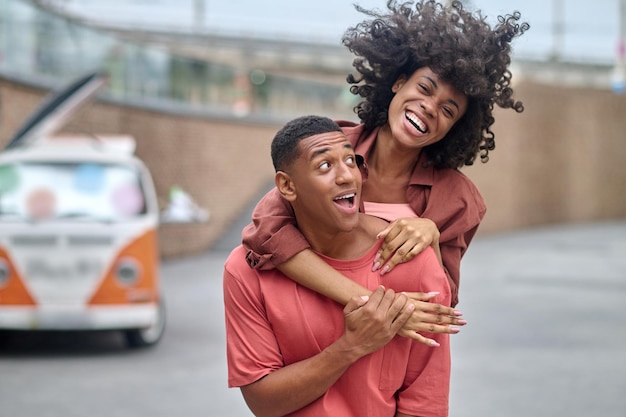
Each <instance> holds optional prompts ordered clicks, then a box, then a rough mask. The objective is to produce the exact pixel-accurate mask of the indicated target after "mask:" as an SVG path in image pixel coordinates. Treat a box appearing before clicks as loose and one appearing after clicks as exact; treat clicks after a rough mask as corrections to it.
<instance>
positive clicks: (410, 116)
mask: <svg viewBox="0 0 626 417" xmlns="http://www.w3.org/2000/svg"><path fill="white" fill-rule="evenodd" d="M405 117H406V118H407V119H409V121H410V122H411V123H413V125H415V127H416V128H417V130H419V131H420V132H422V133H426V125H425V124H424V123H423V122H422V121H421V120H420V119H419V117H417V116H416V115H414V114H413V113H405Z"/></svg>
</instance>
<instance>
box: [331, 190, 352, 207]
mask: <svg viewBox="0 0 626 417" xmlns="http://www.w3.org/2000/svg"><path fill="white" fill-rule="evenodd" d="M355 197H356V194H355V193H351V194H346V195H343V196H341V197H337V198H335V199H334V200H333V201H334V202H335V204H337V205H339V206H342V207H346V208H352V207H354V199H355Z"/></svg>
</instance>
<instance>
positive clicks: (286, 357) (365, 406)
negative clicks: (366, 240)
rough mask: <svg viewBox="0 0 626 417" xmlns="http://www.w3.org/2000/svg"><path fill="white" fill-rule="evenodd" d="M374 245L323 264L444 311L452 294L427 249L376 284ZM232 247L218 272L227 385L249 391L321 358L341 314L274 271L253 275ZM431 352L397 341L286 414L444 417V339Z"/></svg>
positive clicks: (446, 387) (333, 305)
mask: <svg viewBox="0 0 626 417" xmlns="http://www.w3.org/2000/svg"><path fill="white" fill-rule="evenodd" d="M379 247H380V243H377V244H376V245H374V246H373V247H372V248H371V249H370V250H369V251H368V253H366V254H365V255H364V256H362V257H360V258H359V259H355V260H335V259H330V258H327V257H324V256H321V257H322V259H323V260H324V261H326V262H328V263H329V264H330V265H331V266H332V267H334V268H335V269H337V270H339V271H340V272H342V273H343V274H344V275H346V276H348V277H349V278H351V279H353V280H355V281H356V282H358V283H359V284H361V285H362V286H364V287H366V288H369V289H371V290H375V289H376V288H377V287H378V286H379V285H384V286H385V287H387V288H393V289H394V290H396V291H415V292H429V291H438V292H439V293H440V294H439V295H438V296H437V298H436V299H435V300H434V301H435V302H437V303H440V304H444V305H449V302H450V287H449V285H448V280H447V279H446V276H445V274H444V272H443V270H442V269H441V266H440V264H439V261H438V259H437V256H436V255H435V252H434V251H433V250H432V248H427V249H426V250H424V251H423V252H422V253H420V254H419V255H417V256H416V257H415V258H413V259H412V260H411V261H409V262H407V263H404V264H401V265H398V266H397V267H396V268H394V269H393V270H392V271H391V272H389V273H388V274H386V275H383V276H381V275H380V274H379V273H376V272H372V270H371V269H372V268H371V265H372V262H373V261H374V257H375V256H376V252H377V250H378V249H379ZM244 255H245V250H244V249H243V247H242V246H238V247H237V248H236V249H235V250H233V252H232V253H231V255H230V257H229V258H228V260H227V261H226V264H225V267H224V286H223V288H224V306H225V317H226V346H227V359H228V385H229V387H241V386H244V385H248V384H251V383H253V382H255V381H258V380H259V379H261V378H263V377H265V376H266V375H268V374H270V373H272V372H274V371H276V370H278V369H280V368H283V367H285V366H287V365H290V364H293V363H296V362H299V361H302V360H304V359H307V358H310V357H312V356H314V355H317V354H318V353H320V352H321V351H322V350H323V349H325V348H326V347H328V346H329V345H330V344H332V343H333V342H334V341H335V340H337V339H338V338H339V337H341V335H342V334H343V332H344V318H343V307H342V306H341V305H339V304H338V303H336V302H334V301H332V300H330V299H329V298H327V297H324V296H322V295H320V294H318V293H316V292H314V291H312V290H309V289H308V288H305V287H303V286H301V285H299V284H297V283H296V282H295V281H292V280H291V279H289V278H287V277H286V276H285V275H283V274H282V273H281V272H280V271H278V270H277V269H273V270H267V271H262V270H253V269H250V268H249V267H248V265H247V263H246V261H245V259H244ZM429 337H432V338H434V339H435V340H437V342H438V343H439V344H440V346H439V347H436V348H432V347H428V346H426V345H424V344H422V343H418V342H416V341H414V340H412V339H408V338H404V337H401V336H396V337H395V338H394V339H392V340H391V341H390V342H389V343H388V344H387V345H385V346H384V347H383V348H381V349H379V350H377V351H375V352H373V353H371V354H369V355H366V356H364V357H362V358H361V359H359V360H358V361H356V362H355V363H354V364H352V365H351V366H350V367H349V368H348V369H347V370H346V371H345V372H344V373H343V374H342V376H341V377H340V378H339V379H338V380H337V382H335V384H333V385H332V386H331V387H330V388H329V389H328V391H326V393H325V394H324V395H323V396H322V397H320V398H319V399H317V400H316V401H314V402H312V403H311V404H309V405H307V406H306V407H304V408H302V409H300V410H298V411H296V412H294V413H292V414H289V415H290V416H298V417H320V416H333V417H363V416H376V417H393V416H395V415H396V412H402V413H405V414H408V415H416V416H423V417H445V416H447V415H448V400H449V391H450V338H449V335H447V334H435V335H430V334H429Z"/></svg>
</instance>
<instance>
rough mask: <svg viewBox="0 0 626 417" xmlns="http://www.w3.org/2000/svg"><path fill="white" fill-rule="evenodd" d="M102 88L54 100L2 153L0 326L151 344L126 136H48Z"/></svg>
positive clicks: (152, 247)
mask: <svg viewBox="0 0 626 417" xmlns="http://www.w3.org/2000/svg"><path fill="white" fill-rule="evenodd" d="M103 84H104V77H102V76H101V75H99V74H92V75H90V76H88V77H85V78H83V79H81V80H79V81H78V82H77V83H75V84H73V85H72V86H70V88H69V89H68V90H69V92H68V90H66V91H64V92H62V93H61V94H57V95H56V96H55V97H53V98H52V99H50V100H48V102H47V103H46V105H45V106H44V110H43V112H40V113H39V114H38V115H36V116H34V117H32V118H31V120H30V121H29V123H28V124H30V126H27V127H25V128H23V129H21V130H20V132H19V133H18V135H16V136H15V137H14V138H13V139H12V140H11V141H10V142H9V145H8V146H7V148H6V149H5V150H3V151H2V152H0V329H18V330H112V329H116V330H122V331H123V332H124V333H125V336H126V340H127V342H128V345H129V346H131V347H137V346H149V345H154V344H156V343H157V342H158V341H159V340H160V338H161V335H162V334H163V332H164V329H165V308H164V302H163V296H162V293H161V285H160V281H159V257H158V244H157V228H158V224H159V209H158V204H157V197H156V193H155V190H154V185H153V182H152V179H151V176H150V173H149V172H148V169H147V168H146V166H145V165H144V164H143V163H142V162H141V161H140V160H139V159H138V158H137V157H136V156H134V147H135V146H134V145H135V144H134V140H133V139H132V138H131V137H109V138H96V137H93V136H73V137H60V136H57V137H52V136H51V132H53V131H55V130H56V129H57V128H58V127H59V126H60V124H61V122H63V121H64V120H65V119H67V117H68V116H69V114H70V113H71V112H72V111H73V110H74V109H76V108H77V107H78V106H79V105H80V103H82V102H83V101H84V99H85V98H87V97H88V96H92V95H93V94H94V93H95V92H96V91H97V90H98V89H99V88H100V87H101V86H102V85H103ZM81 94H82V95H83V97H82V98H80V99H77V98H76V96H77V95H79V96H80V95H81ZM68 103H70V104H68ZM64 106H65V107H64ZM50 119H53V120H54V121H53V122H50ZM42 123H43V125H42ZM42 126H44V127H43V128H42Z"/></svg>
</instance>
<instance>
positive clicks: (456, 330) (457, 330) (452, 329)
mask: <svg viewBox="0 0 626 417" xmlns="http://www.w3.org/2000/svg"><path fill="white" fill-rule="evenodd" d="M460 331H461V329H459V328H458V327H450V333H455V334H456V333H458V332H460Z"/></svg>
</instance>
